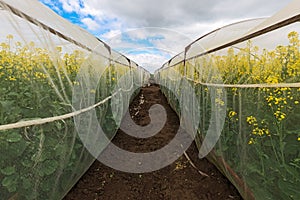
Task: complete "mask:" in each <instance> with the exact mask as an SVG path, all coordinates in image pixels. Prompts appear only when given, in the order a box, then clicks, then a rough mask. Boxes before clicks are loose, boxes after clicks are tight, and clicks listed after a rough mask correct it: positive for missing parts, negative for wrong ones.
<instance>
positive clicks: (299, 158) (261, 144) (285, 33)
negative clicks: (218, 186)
mask: <svg viewBox="0 0 300 200" xmlns="http://www.w3.org/2000/svg"><path fill="white" fill-rule="evenodd" d="M299 5H300V2H299V0H296V1H293V2H292V3H291V4H290V5H289V6H287V7H286V8H285V9H283V10H282V11H280V12H279V13H278V14H276V15H274V16H273V17H270V18H267V19H254V20H247V21H243V22H240V23H235V24H232V25H229V26H226V27H224V28H220V29H218V30H216V31H213V32H211V33H209V34H208V35H206V36H204V37H202V38H199V39H198V40H197V41H195V42H193V43H192V44H190V45H189V46H187V47H186V48H185V51H184V52H183V53H181V54H178V55H177V56H176V57H174V58H173V59H172V60H170V61H169V62H167V63H166V64H165V65H163V67H162V68H161V69H159V70H157V71H156V73H155V77H156V80H157V81H158V82H159V83H160V84H162V85H164V87H162V90H163V92H164V93H165V95H166V96H167V98H168V100H169V102H170V104H171V105H172V107H173V108H174V109H175V110H176V111H177V113H178V114H180V112H181V108H180V107H179V106H178V102H179V101H182V99H176V98H175V96H174V94H173V93H172V92H170V91H176V92H177V93H178V94H181V93H182V91H184V90H185V88H183V87H182V80H188V81H189V82H190V85H191V86H192V87H193V88H194V92H195V94H196V96H197V99H190V101H192V102H191V104H193V103H194V102H193V101H198V103H199V105H200V106H199V107H198V108H194V109H199V110H200V114H199V116H197V117H199V118H200V123H199V129H198V135H197V138H196V143H197V146H198V148H199V156H200V157H204V156H206V155H207V154H208V153H209V152H210V153H209V154H208V155H207V157H208V158H209V159H210V161H211V162H213V163H214V164H215V165H216V166H217V167H218V168H219V169H220V170H221V171H222V172H223V173H224V175H225V176H226V177H228V179H229V180H230V181H231V182H232V183H233V184H234V185H235V186H236V187H237V188H238V190H239V191H240V193H241V195H242V196H243V198H244V199H300V191H299V188H300V132H299V130H300V125H299V123H298V121H299V120H300V114H299V113H300V104H299V103H300V39H299V33H300V26H299V25H300V24H299V21H300V15H299V13H300V7H299ZM178 73H179V74H180V77H178V76H174V74H178ZM170 88H172V89H171V90H170ZM181 98H185V97H183V96H182V97H181ZM210 150H211V151H210Z"/></svg>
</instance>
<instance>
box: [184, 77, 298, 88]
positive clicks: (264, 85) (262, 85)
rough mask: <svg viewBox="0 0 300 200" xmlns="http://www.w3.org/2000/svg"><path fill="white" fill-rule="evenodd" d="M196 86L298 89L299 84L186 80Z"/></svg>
mask: <svg viewBox="0 0 300 200" xmlns="http://www.w3.org/2000/svg"><path fill="white" fill-rule="evenodd" d="M186 79H187V80H189V81H193V82H194V83H196V84H199V85H203V86H208V87H223V88H300V83H258V84H224V83H203V82H201V81H196V80H193V79H191V78H186Z"/></svg>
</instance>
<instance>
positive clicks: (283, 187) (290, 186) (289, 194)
mask: <svg viewBox="0 0 300 200" xmlns="http://www.w3.org/2000/svg"><path fill="white" fill-rule="evenodd" d="M278 187H279V188H280V192H281V193H282V194H284V195H286V196H285V199H288V198H290V199H300V190H299V182H296V183H292V182H289V181H288V180H282V179H279V181H278Z"/></svg>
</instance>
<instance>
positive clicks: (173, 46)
mask: <svg viewBox="0 0 300 200" xmlns="http://www.w3.org/2000/svg"><path fill="white" fill-rule="evenodd" d="M40 2H42V3H44V4H45V5H47V6H48V7H49V8H51V9H52V10H54V11H55V12H56V13H57V14H59V15H61V16H62V17H64V18H65V19H67V20H69V21H70V22H72V23H74V24H76V25H78V26H81V27H82V28H84V29H86V30H87V31H89V32H90V33H91V34H93V35H95V36H96V37H98V38H99V39H101V40H103V41H104V42H106V43H108V44H109V45H110V46H111V47H112V48H113V49H115V50H117V51H119V52H121V53H123V54H125V55H126V56H128V57H129V58H130V59H133V60H134V61H135V62H137V63H138V64H140V65H142V66H144V67H145V68H146V69H148V70H149V71H151V72H153V71H154V70H155V69H157V68H159V67H160V66H161V65H162V64H164V62H166V61H168V59H170V58H171V57H173V56H174V55H176V54H178V53H180V52H182V51H183V50H184V47H185V46H186V45H188V44H189V43H190V42H192V41H194V40H195V39H197V38H198V37H200V36H202V35H203V34H205V33H208V32H210V31H212V30H214V29H216V28H219V27H222V26H224V25H228V24H230V23H233V22H237V21H241V20H244V19H250V18H257V17H268V16H271V15H273V14H275V13H276V12H277V11H279V10H280V9H282V8H283V7H284V6H285V5H287V4H288V3H289V2H290V0H265V1H264V3H263V4H262V1H260V0H251V1H249V0H240V1H236V0H222V1H220V0H185V1H183V0H151V1H149V0H119V1H113V0H40Z"/></svg>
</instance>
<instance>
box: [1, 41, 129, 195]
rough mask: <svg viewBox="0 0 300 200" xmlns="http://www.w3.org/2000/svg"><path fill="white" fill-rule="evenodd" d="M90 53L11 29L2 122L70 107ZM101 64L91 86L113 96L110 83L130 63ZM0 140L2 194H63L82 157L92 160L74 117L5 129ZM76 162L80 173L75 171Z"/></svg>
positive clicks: (5, 47) (4, 53) (4, 50)
mask: <svg viewBox="0 0 300 200" xmlns="http://www.w3.org/2000/svg"><path fill="white" fill-rule="evenodd" d="M86 59H87V58H86V55H85V53H84V52H83V51H79V50H73V51H71V52H65V51H64V50H63V49H62V47H56V48H53V49H52V51H50V50H48V49H45V48H40V47H37V46H36V44H35V43H34V42H29V43H26V44H22V43H21V42H19V41H14V37H13V36H12V35H8V36H7V38H6V41H3V42H2V43H0V86H1V87H0V125H5V124H11V123H16V122H20V121H27V120H33V119H42V118H48V117H53V116H60V115H63V114H66V113H71V112H72V111H73V110H72V90H73V88H74V86H79V85H80V83H79V82H78V80H76V76H77V74H78V72H79V70H80V68H81V67H82V65H83V63H84V62H86ZM99 67H102V69H105V70H103V71H104V72H103V75H102V77H97V78H98V79H99V78H100V81H99V86H98V88H97V89H96V90H93V91H91V92H92V93H94V94H96V99H95V101H100V100H102V99H103V98H105V97H107V96H109V94H110V93H111V91H110V89H107V87H108V86H109V87H110V88H113V87H114V85H115V83H116V81H117V78H118V77H120V76H121V74H120V73H124V72H123V71H125V69H123V68H127V67H124V66H123V68H122V70H120V71H121V72H120V73H119V71H118V70H116V69H115V67H114V66H113V64H111V65H110V66H101V65H99ZM120 69H121V67H120ZM126 70H127V69H126ZM98 109H99V110H100V111H99V112H101V116H102V115H103V113H104V114H105V113H106V112H109V111H108V105H106V104H103V106H102V107H99V108H98ZM98 116H99V114H98ZM99 119H100V118H99ZM107 120H109V119H106V118H103V117H102V118H101V120H100V121H101V123H106V121H107ZM113 125H114V124H112V126H113ZM108 129H111V130H114V129H115V127H109V126H108ZM0 146H1V148H0V154H1V156H2V157H1V160H0V185H1V187H0V194H1V198H3V199H9V198H10V197H12V196H13V198H18V199H51V198H52V199H58V198H59V196H57V197H55V195H62V192H64V191H65V189H64V188H67V187H69V184H72V183H73V182H75V181H76V180H77V179H78V178H79V176H80V174H81V173H83V172H84V170H85V164H84V162H82V160H84V159H85V160H91V161H92V160H93V158H92V157H90V155H89V153H88V152H87V151H86V150H84V148H83V145H82V142H81V141H80V139H79V138H78V137H77V135H76V130H75V127H74V122H73V119H72V118H70V119H65V120H58V121H54V122H51V123H47V124H43V125H34V126H30V127H24V128H18V129H10V130H4V131H0ZM80 160H81V161H80ZM75 167H76V170H77V173H78V175H76V176H70V175H71V174H72V170H73V168H75ZM62 171H64V174H63V175H62V174H61V172H62ZM45 180H47V181H45ZM53 185H59V186H57V187H55V188H56V189H55V190H57V191H52V192H49V191H50V190H52V189H53V187H52V186H53ZM70 186H71V185H70ZM51 195H52V196H51Z"/></svg>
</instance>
